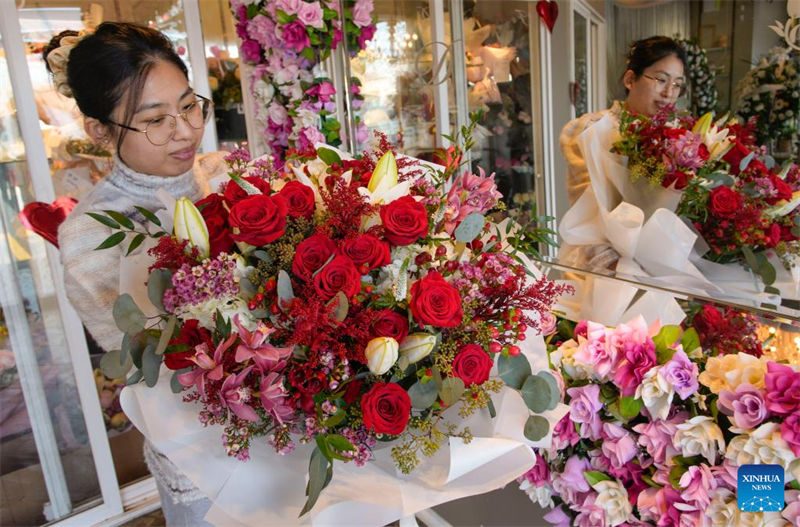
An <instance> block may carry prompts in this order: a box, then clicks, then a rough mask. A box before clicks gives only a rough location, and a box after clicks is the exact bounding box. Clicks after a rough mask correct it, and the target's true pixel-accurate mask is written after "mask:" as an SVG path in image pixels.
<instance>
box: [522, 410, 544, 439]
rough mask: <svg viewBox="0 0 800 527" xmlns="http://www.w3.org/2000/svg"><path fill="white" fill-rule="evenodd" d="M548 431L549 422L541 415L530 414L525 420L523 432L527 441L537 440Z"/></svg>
mask: <svg viewBox="0 0 800 527" xmlns="http://www.w3.org/2000/svg"><path fill="white" fill-rule="evenodd" d="M549 431H550V423H549V422H548V421H547V419H545V418H544V417H542V416H541V415H532V416H530V417H528V420H527V421H525V428H523V434H524V435H525V438H526V439H527V440H528V441H539V440H541V439H543V438H544V437H545V436H546V435H547V433H548V432H549Z"/></svg>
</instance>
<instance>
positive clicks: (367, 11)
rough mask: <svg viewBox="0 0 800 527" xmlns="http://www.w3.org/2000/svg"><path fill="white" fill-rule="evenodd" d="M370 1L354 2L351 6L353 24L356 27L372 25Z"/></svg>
mask: <svg viewBox="0 0 800 527" xmlns="http://www.w3.org/2000/svg"><path fill="white" fill-rule="evenodd" d="M372 9H373V6H372V0H356V5H354V6H353V23H354V24H355V25H356V26H358V27H364V26H368V25H370V24H372Z"/></svg>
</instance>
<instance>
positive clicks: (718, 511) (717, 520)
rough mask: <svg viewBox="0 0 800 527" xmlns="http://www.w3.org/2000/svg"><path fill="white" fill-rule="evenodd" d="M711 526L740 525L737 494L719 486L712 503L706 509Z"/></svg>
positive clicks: (726, 526) (727, 526)
mask: <svg viewBox="0 0 800 527" xmlns="http://www.w3.org/2000/svg"><path fill="white" fill-rule="evenodd" d="M706 514H707V516H708V518H709V519H710V520H711V527H730V526H732V525H739V515H740V514H741V513H740V512H739V506H738V504H737V502H736V496H735V495H734V494H733V492H731V491H730V490H728V489H725V488H722V487H718V488H717V490H716V491H714V495H713V498H712V499H711V504H710V505H709V506H708V508H707V509H706Z"/></svg>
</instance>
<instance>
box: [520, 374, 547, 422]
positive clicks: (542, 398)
mask: <svg viewBox="0 0 800 527" xmlns="http://www.w3.org/2000/svg"><path fill="white" fill-rule="evenodd" d="M519 393H520V395H522V399H523V400H524V401H525V404H526V405H527V406H528V408H530V409H531V411H532V412H534V413H537V414H540V413H542V412H544V411H545V410H547V407H548V406H549V404H550V401H551V394H550V384H549V383H548V382H547V381H545V380H544V379H543V378H541V377H539V376H537V375H530V376H529V377H528V378H527V379H525V382H524V383H523V384H522V388H521V389H520V391H519Z"/></svg>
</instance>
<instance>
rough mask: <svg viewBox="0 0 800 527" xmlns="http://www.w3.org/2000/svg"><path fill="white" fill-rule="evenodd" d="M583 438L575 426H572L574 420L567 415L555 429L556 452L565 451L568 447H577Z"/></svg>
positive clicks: (554, 446) (554, 444)
mask: <svg viewBox="0 0 800 527" xmlns="http://www.w3.org/2000/svg"><path fill="white" fill-rule="evenodd" d="M580 440H581V436H579V435H578V432H576V431H575V426H574V425H573V424H572V419H570V418H569V414H566V415H565V416H564V417H562V418H561V420H560V421H559V422H558V423H556V426H554V427H553V448H554V449H555V450H563V449H564V448H567V446H568V445H569V446H575V445H576V444H578V441H580Z"/></svg>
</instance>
